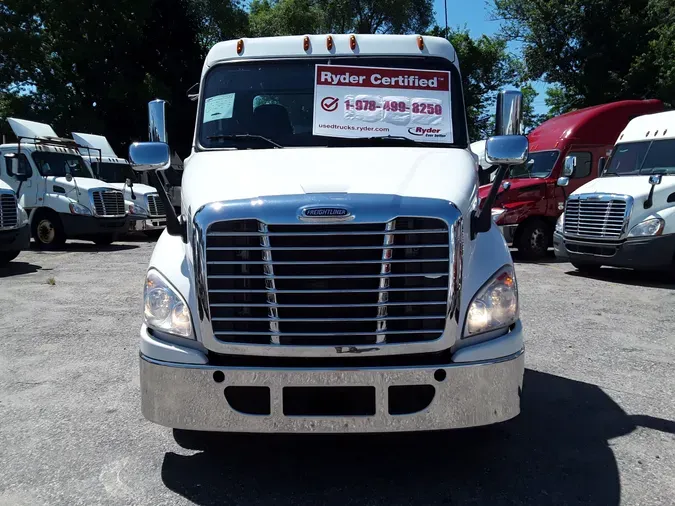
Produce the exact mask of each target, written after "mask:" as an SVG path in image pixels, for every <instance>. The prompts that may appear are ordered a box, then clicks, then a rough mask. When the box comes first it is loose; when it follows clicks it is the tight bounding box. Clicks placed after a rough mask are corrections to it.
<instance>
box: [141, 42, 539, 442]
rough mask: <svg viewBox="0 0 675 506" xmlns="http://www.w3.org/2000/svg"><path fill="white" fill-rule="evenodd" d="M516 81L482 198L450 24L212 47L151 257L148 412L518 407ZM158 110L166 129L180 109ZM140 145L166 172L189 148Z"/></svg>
mask: <svg viewBox="0 0 675 506" xmlns="http://www.w3.org/2000/svg"><path fill="white" fill-rule="evenodd" d="M498 98H499V99H498V108H497V111H498V114H497V118H496V125H497V131H498V132H500V133H502V134H503V135H499V136H496V137H492V138H490V139H489V140H488V141H487V144H486V159H487V160H488V162H489V163H490V165H493V164H499V165H500V168H499V170H498V171H497V174H496V177H495V180H494V186H493V190H492V192H490V194H489V195H488V196H487V197H486V198H485V199H484V203H483V207H482V210H481V208H480V207H479V205H478V171H479V168H478V164H477V163H476V160H475V158H474V155H473V154H472V153H471V152H470V150H469V142H468V135H467V125H466V114H465V109H464V98H463V92H462V84H461V79H460V70H459V62H458V59H457V55H456V53H455V50H454V48H453V47H452V45H451V44H450V43H449V42H448V41H447V40H445V39H443V38H437V37H422V36H418V35H406V36H393V35H313V36H304V37H303V36H291V37H273V38H261V39H241V40H234V41H228V42H221V43H219V44H216V45H215V46H214V47H213V48H212V49H211V50H210V51H209V53H208V55H207V57H206V61H205V63H204V67H203V73H202V77H201V82H200V91H199V99H198V104H199V105H198V114H197V124H196V129H195V134H194V142H193V146H194V147H193V152H192V154H191V155H190V157H188V158H187V159H186V160H185V172H184V176H183V192H182V198H183V203H182V212H181V215H180V216H176V214H174V212H173V208H172V207H171V206H168V205H166V204H165V207H167V227H166V230H165V231H164V233H163V234H162V236H161V237H160V239H159V241H158V242H157V245H156V247H155V250H154V253H153V255H152V258H151V260H150V265H149V268H148V271H147V277H146V284H145V293H144V322H143V325H142V327H141V329H140V385H141V388H140V390H141V402H142V411H143V414H144V415H145V416H146V417H147V418H148V419H149V420H151V421H154V422H156V423H159V424H162V425H166V426H169V427H173V428H176V429H184V430H187V432H184V431H178V433H182V434H189V435H194V433H191V432H190V431H228V432H275V433H276V432H332V433H335V432H383V431H415V430H430V429H448V428H456V427H469V426H477V425H486V424H492V423H496V422H501V421H504V420H507V419H510V418H512V417H514V416H516V415H517V414H518V413H519V412H520V398H521V388H522V380H523V370H524V348H523V329H522V325H521V322H520V317H519V311H518V290H517V284H516V278H515V272H514V267H513V262H512V259H511V256H510V254H509V250H508V248H507V247H506V244H505V242H504V239H503V237H502V236H501V233H500V231H499V229H498V228H497V227H496V226H494V224H493V221H492V217H491V209H492V204H493V203H494V199H495V195H496V193H497V188H498V187H499V185H500V183H501V180H502V178H503V177H504V174H505V173H506V171H507V170H508V167H509V166H512V165H516V164H522V163H524V162H525V160H527V157H528V143H527V139H526V138H525V137H523V136H521V135H515V133H516V132H520V116H521V115H520V108H521V101H522V96H521V95H520V93H519V92H502V93H500V95H499V97H498ZM150 116H151V118H150V119H151V131H152V130H154V131H156V132H157V133H158V135H157V137H158V138H159V139H162V138H165V136H164V135H163V131H164V125H165V119H164V111H163V108H162V109H161V110H156V111H153V110H152V108H151V115H150ZM151 138H152V136H151ZM129 160H130V161H131V162H132V164H134V166H135V168H136V169H138V170H163V169H166V168H167V167H169V165H170V163H171V150H170V148H169V146H168V145H167V144H166V143H163V142H147V143H134V144H132V145H131V146H130V148H129ZM158 190H159V193H160V197H161V198H163V199H165V202H168V197H167V195H166V193H165V191H164V188H163V187H160V188H158ZM197 435H198V434H197Z"/></svg>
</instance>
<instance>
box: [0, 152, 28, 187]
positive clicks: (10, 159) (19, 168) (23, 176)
mask: <svg viewBox="0 0 675 506" xmlns="http://www.w3.org/2000/svg"><path fill="white" fill-rule="evenodd" d="M4 158H5V166H6V167H7V174H8V175H10V176H12V177H13V178H14V179H16V180H17V181H26V180H27V179H28V173H27V172H26V167H25V166H24V165H22V164H20V163H19V157H18V156H17V155H16V153H5V155H4Z"/></svg>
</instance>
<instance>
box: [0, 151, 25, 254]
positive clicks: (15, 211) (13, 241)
mask: <svg viewBox="0 0 675 506" xmlns="http://www.w3.org/2000/svg"><path fill="white" fill-rule="evenodd" d="M4 174H5V163H4V160H0V267H4V266H5V265H7V264H8V263H9V262H11V261H12V260H14V259H15V258H16V257H17V256H19V253H21V251H22V250H26V249H28V247H29V246H30V227H29V226H28V214H27V213H26V211H25V210H24V208H23V207H21V205H20V204H19V202H18V201H17V199H16V194H15V193H14V190H12V188H11V187H10V186H9V185H8V184H7V183H5V182H4V181H2V177H1V176H2V175H4Z"/></svg>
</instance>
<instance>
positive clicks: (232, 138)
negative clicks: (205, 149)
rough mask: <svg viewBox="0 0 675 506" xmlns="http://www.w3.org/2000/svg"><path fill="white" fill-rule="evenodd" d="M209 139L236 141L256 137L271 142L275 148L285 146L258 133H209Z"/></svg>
mask: <svg viewBox="0 0 675 506" xmlns="http://www.w3.org/2000/svg"><path fill="white" fill-rule="evenodd" d="M207 139H208V140H210V141H217V140H223V141H228V140H229V141H235V140H237V141H238V140H241V139H244V140H250V139H256V140H261V141H265V142H267V143H268V144H271V145H272V146H274V147H275V148H283V146H282V145H281V144H278V143H276V142H274V141H273V140H272V139H268V138H267V137H264V136H262V135H256V134H220V135H209V136H208V137H207Z"/></svg>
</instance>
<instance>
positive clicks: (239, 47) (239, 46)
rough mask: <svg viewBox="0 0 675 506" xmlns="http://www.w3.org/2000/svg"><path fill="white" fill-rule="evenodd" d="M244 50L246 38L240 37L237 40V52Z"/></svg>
mask: <svg viewBox="0 0 675 506" xmlns="http://www.w3.org/2000/svg"><path fill="white" fill-rule="evenodd" d="M243 52H244V39H239V40H238V41H237V54H241V53H243Z"/></svg>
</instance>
